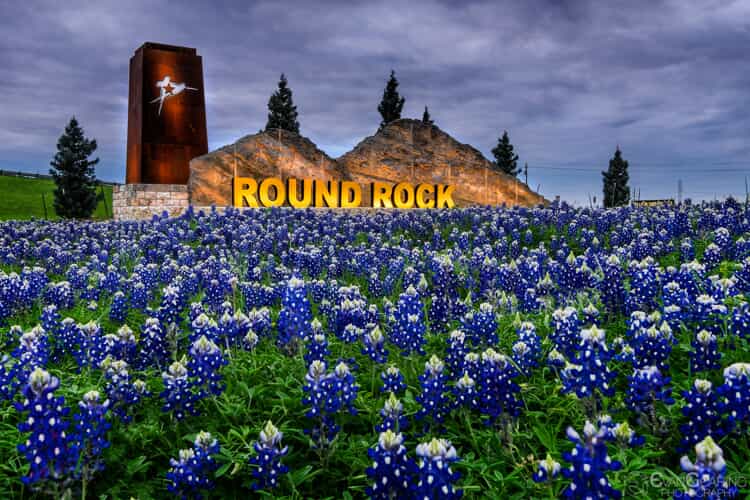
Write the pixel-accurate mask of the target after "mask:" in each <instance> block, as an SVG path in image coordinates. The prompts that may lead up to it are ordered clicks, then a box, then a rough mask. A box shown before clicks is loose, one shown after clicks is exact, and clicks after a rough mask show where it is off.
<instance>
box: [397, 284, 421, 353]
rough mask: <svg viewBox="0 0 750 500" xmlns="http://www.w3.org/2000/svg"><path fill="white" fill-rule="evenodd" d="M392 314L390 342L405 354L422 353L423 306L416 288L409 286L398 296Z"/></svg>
mask: <svg viewBox="0 0 750 500" xmlns="http://www.w3.org/2000/svg"><path fill="white" fill-rule="evenodd" d="M393 315H394V320H395V322H394V323H393V327H392V329H391V332H390V340H391V342H392V343H393V344H394V345H395V346H397V347H399V348H400V349H401V350H402V351H403V354H404V355H405V356H406V355H408V354H410V353H411V352H412V351H414V352H416V353H417V354H424V344H425V342H426V340H425V332H426V325H425V322H424V307H423V305H422V301H421V300H420V298H419V294H418V293H417V290H416V288H414V287H413V286H409V287H408V288H407V289H406V291H405V292H404V293H402V294H401V295H400V296H399V299H398V304H396V310H395V311H394V313H393Z"/></svg>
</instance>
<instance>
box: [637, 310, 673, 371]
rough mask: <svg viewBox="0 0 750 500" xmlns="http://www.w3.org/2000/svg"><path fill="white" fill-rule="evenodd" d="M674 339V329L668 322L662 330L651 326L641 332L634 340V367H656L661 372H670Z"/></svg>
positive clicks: (663, 324) (662, 325)
mask: <svg viewBox="0 0 750 500" xmlns="http://www.w3.org/2000/svg"><path fill="white" fill-rule="evenodd" d="M673 343H674V337H673V336H672V329H671V328H670V327H669V325H668V324H667V323H666V322H663V323H662V324H661V327H660V328H658V329H657V328H656V326H651V327H650V328H648V329H647V330H645V331H644V330H640V331H639V332H638V333H636V334H635V336H634V337H633V338H632V341H631V346H632V347H633V358H632V359H633V367H634V368H645V367H647V366H651V365H653V366H656V367H657V368H658V369H659V370H662V371H666V370H669V365H668V364H667V361H669V354H670V353H671V352H672V344H673Z"/></svg>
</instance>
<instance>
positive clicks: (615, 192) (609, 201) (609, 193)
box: [602, 146, 630, 208]
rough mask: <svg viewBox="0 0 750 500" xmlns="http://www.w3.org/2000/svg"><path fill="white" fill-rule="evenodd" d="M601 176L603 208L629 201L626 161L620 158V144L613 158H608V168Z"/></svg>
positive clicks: (625, 203) (624, 203)
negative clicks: (602, 182)
mask: <svg viewBox="0 0 750 500" xmlns="http://www.w3.org/2000/svg"><path fill="white" fill-rule="evenodd" d="M602 178H603V179H602V180H603V181H604V208H609V207H619V206H622V205H627V204H628V203H630V187H629V186H628V180H629V176H628V162H627V161H625V160H623V159H622V153H621V152H620V146H617V150H616V151H615V156H614V158H612V159H611V160H609V169H608V170H607V171H606V172H602Z"/></svg>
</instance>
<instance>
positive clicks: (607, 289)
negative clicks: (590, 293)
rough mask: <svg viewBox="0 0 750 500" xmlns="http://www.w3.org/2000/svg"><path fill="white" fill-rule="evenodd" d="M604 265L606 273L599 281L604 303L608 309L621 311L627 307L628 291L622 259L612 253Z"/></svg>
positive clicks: (614, 311)
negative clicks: (626, 290) (626, 296)
mask: <svg viewBox="0 0 750 500" xmlns="http://www.w3.org/2000/svg"><path fill="white" fill-rule="evenodd" d="M602 267H603V272H604V275H603V277H602V279H601V280H600V281H599V290H600V291H601V294H602V303H603V304H604V307H606V308H607V310H608V311H610V312H612V313H621V312H623V311H624V309H625V295H626V292H625V284H624V279H623V272H622V264H621V263H620V259H619V258H618V257H617V255H614V254H613V255H610V256H609V257H607V260H606V261H605V262H604V265H603V266H602Z"/></svg>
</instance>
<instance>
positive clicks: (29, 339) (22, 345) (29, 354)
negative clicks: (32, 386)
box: [12, 325, 49, 379]
mask: <svg viewBox="0 0 750 500" xmlns="http://www.w3.org/2000/svg"><path fill="white" fill-rule="evenodd" d="M19 331H20V330H19ZM12 355H13V357H14V358H16V359H17V360H18V361H19V362H20V363H21V365H22V366H23V378H24V379H25V378H26V377H27V376H28V374H29V373H31V370H32V369H34V368H36V367H42V368H44V367H45V366H46V365H47V361H48V360H49V337H48V335H47V332H45V331H44V329H43V328H42V327H41V326H40V325H37V326H35V327H34V328H32V329H31V330H29V331H28V332H24V333H23V334H21V336H20V338H19V342H18V347H17V348H16V349H15V350H14V351H13V353H12Z"/></svg>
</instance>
